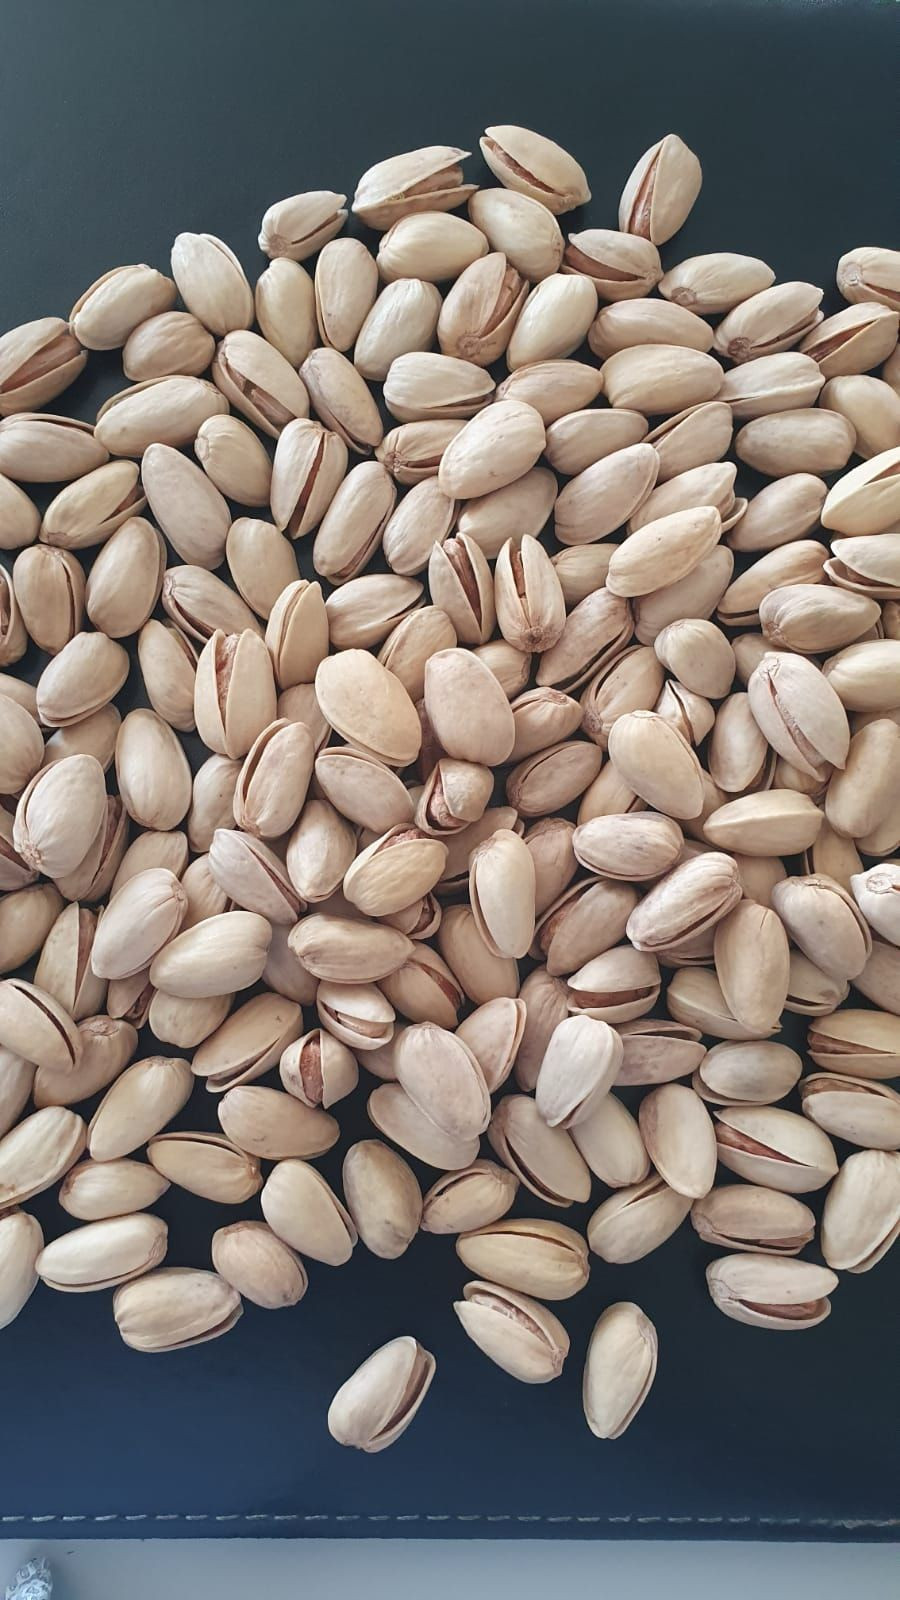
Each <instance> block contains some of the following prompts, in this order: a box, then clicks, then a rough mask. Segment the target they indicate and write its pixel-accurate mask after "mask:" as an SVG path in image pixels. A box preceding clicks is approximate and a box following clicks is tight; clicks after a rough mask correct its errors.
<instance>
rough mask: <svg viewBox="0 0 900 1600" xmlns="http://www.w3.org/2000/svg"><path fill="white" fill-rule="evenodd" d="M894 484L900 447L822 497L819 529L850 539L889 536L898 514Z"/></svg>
mask: <svg viewBox="0 0 900 1600" xmlns="http://www.w3.org/2000/svg"><path fill="white" fill-rule="evenodd" d="M835 415H837V413H835ZM898 481H900V445H898V446H896V447H895V448H893V449H891V450H883V451H881V452H880V453H879V454H878V455H876V456H872V457H871V458H870V460H868V461H864V462H862V464H861V465H860V466H858V467H854V468H853V469H852V471H850V472H846V473H844V475H843V477H841V478H839V479H838V481H837V483H835V484H834V485H833V487H832V488H831V489H830V490H829V491H828V494H827V495H826V497H825V504H824V506H823V508H822V526H823V528H829V529H833V530H834V531H835V532H836V533H841V534H844V535H850V536H852V537H854V538H855V537H862V538H865V537H866V536H868V535H871V534H875V533H886V532H889V531H890V530H891V529H892V528H893V527H894V526H895V525H896V522H897V517H898V512H900V489H898Z"/></svg>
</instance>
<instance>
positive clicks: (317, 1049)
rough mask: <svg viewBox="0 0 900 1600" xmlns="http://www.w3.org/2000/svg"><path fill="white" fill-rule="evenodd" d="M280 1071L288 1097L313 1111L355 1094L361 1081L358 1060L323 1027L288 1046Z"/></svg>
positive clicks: (315, 1029) (279, 1067) (284, 1052)
mask: <svg viewBox="0 0 900 1600" xmlns="http://www.w3.org/2000/svg"><path fill="white" fill-rule="evenodd" d="M278 1071H279V1075H280V1077H281V1082H282V1084H283V1085H284V1087H285V1089H286V1090H287V1091H288V1094H291V1095H293V1096H294V1097H295V1098H296V1099H297V1100H300V1101H301V1102H302V1103H303V1104H304V1105H306V1106H310V1107H312V1108H315V1107H316V1106H319V1105H321V1106H331V1105H334V1104H335V1102H336V1101H337V1100H342V1099H343V1098H344V1096H345V1095H348V1094H352V1092H353V1090H354V1089H355V1088H356V1085H357V1081H358V1079H359V1068H358V1066H357V1062H356V1057H355V1056H354V1055H353V1053H352V1052H351V1051H350V1050H349V1049H348V1048H347V1046H346V1045H345V1044H342V1043H341V1041H340V1039H336V1038H335V1037H334V1035H333V1034H331V1033H328V1032H326V1031H325V1030H324V1029H322V1028H314V1029H313V1030H312V1032H311V1033H305V1034H304V1035H303V1037H302V1038H300V1039H296V1040H295V1041H294V1042H293V1043H292V1044H289V1045H288V1047H287V1049H286V1050H284V1051H283V1052H282V1056H281V1060H280V1062H279V1066H278Z"/></svg>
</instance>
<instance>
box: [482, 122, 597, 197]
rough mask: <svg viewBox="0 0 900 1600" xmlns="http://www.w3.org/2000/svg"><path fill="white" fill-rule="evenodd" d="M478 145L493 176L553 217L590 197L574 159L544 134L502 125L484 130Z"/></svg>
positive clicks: (582, 174)
mask: <svg viewBox="0 0 900 1600" xmlns="http://www.w3.org/2000/svg"><path fill="white" fill-rule="evenodd" d="M479 144H480V146H481V153H482V155H483V156H484V159H485V161H486V162H487V164H488V166H489V167H490V169H491V171H492V172H493V174H494V176H495V177H496V178H499V180H500V182H501V183H502V184H503V185H504V186H505V187H506V188H508V189H514V190H516V191H518V192H519V193H521V194H525V195H528V196H529V197H530V198H531V199H533V200H539V201H540V202H541V204H542V205H545V206H546V207H547V209H548V210H549V211H552V212H553V213H554V214H556V215H559V214H560V213H561V212H563V211H571V210H573V209H574V207H575V206H580V205H585V204H586V203H587V201H588V200H590V198H591V191H590V189H589V188H588V183H587V179H586V177H585V175H584V173H583V171H582V169H581V167H580V166H579V165H578V162H577V161H576V160H575V158H574V156H571V155H569V153H568V151H566V150H564V149H563V148H562V146H561V145H558V144H556V143H555V142H554V141H553V140H552V139H548V138H546V136H545V135H544V134H541V133H534V132H533V131H532V130H531V129H529V128H519V127H515V126H514V125H512V124H504V125H503V126H500V127H492V128H486V129H485V131H484V135H483V137H482V138H481V139H480V140H479Z"/></svg>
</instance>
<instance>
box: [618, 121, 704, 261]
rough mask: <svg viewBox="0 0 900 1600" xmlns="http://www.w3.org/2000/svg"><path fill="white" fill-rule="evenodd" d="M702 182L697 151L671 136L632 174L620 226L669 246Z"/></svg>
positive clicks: (624, 195) (653, 147) (648, 152)
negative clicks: (667, 243) (695, 153)
mask: <svg viewBox="0 0 900 1600" xmlns="http://www.w3.org/2000/svg"><path fill="white" fill-rule="evenodd" d="M702 182H703V174H702V172H701V170H700V162H699V161H698V160H697V157H696V156H695V155H694V152H693V150H691V149H689V148H688V146H687V145H686V144H685V143H684V141H683V139H680V138H679V137H678V134H677V133H667V134H666V135H665V137H664V138H663V139H660V140H659V141H658V143H656V144H654V145H651V146H650V149H649V150H645V152H644V154H643V155H642V156H641V158H640V160H639V161H638V162H637V164H636V166H635V167H634V168H633V170H632V172H631V173H630V175H629V177H628V179H627V181H626V184H625V187H624V189H623V190H622V198H621V200H620V201H619V227H620V228H621V229H622V231H623V233H635V234H638V235H639V236H640V237H641V238H642V239H649V240H651V242H652V243H653V244H657V245H658V244H665V242H666V240H667V239H671V237H672V235H673V234H674V233H677V232H678V230H679V228H680V227H681V226H682V224H683V223H684V222H685V220H686V219H687V217H688V214H689V213H690V211H691V209H692V207H693V204H694V201H695V200H696V198H697V196H698V194H699V193H700V186H701V184H702Z"/></svg>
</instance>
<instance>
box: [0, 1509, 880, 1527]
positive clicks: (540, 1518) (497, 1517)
mask: <svg viewBox="0 0 900 1600" xmlns="http://www.w3.org/2000/svg"><path fill="white" fill-rule="evenodd" d="M23 1522H25V1523H33V1524H40V1525H44V1524H45V1523H48V1522H65V1523H72V1522H90V1523H98V1524H99V1523H110V1522H273V1523H277V1522H298V1523H312V1522H341V1523H344V1522H398V1523H407V1522H460V1523H467V1522H488V1523H496V1522H517V1523H529V1522H531V1523H534V1522H545V1523H547V1524H548V1526H550V1525H553V1526H555V1525H557V1524H558V1523H567V1522H575V1523H585V1524H590V1525H593V1526H597V1527H602V1526H610V1527H613V1526H616V1527H618V1526H622V1525H623V1524H626V1525H627V1524H629V1523H634V1524H635V1525H636V1526H639V1527H648V1526H651V1525H654V1524H661V1525H664V1526H665V1527H673V1528H674V1527H691V1526H693V1525H695V1524H697V1525H700V1526H711V1525H715V1526H724V1527H729V1528H745V1527H762V1528H801V1527H802V1528H843V1529H846V1530H848V1531H852V1530H854V1529H862V1528H900V1517H881V1518H879V1517H809V1518H803V1517H762V1516H761V1517H737V1516H733V1517H730V1516H708V1517H700V1516H697V1517H687V1516H685V1517H680V1516H655V1515H654V1516H650V1515H648V1516H638V1515H633V1514H630V1513H629V1514H622V1515H614V1514H613V1513H609V1514H606V1515H600V1516H578V1515H565V1516H550V1515H543V1514H541V1513H532V1512H528V1513H525V1512H523V1513H517V1514H514V1513H506V1512H504V1513H494V1512H481V1511H472V1512H450V1511H442V1512H428V1511H412V1512H391V1511H383V1512H369V1513H363V1512H358V1511H352V1512H328V1511H314V1512H313V1511H311V1512H300V1511H284V1512H278V1511H251V1512H240V1511H227V1512H212V1511H195V1512H183V1511H132V1512H128V1511H107V1512H104V1513H102V1514H101V1513H98V1514H95V1515H88V1514H87V1513H57V1512H43V1513H41V1514H40V1515H35V1514H31V1515H29V1514H26V1513H24V1512H22V1513H20V1514H18V1515H14V1516H12V1515H6V1516H0V1524H2V1525H12V1524H14V1523H23Z"/></svg>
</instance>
